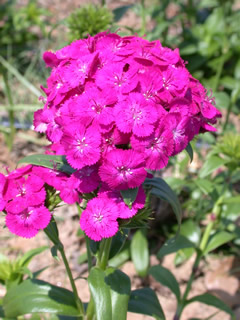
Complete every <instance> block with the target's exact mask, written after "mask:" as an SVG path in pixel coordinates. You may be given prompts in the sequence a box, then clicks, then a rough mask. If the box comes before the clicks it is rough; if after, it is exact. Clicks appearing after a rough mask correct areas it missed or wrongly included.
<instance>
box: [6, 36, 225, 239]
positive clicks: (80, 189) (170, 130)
mask: <svg viewBox="0 0 240 320" xmlns="http://www.w3.org/2000/svg"><path fill="white" fill-rule="evenodd" d="M44 60H45V62H46V65H47V66H48V67H50V68H52V71H51V75H50V77H49V78H48V80H47V88H42V89H43V91H44V92H45V94H46V98H42V100H44V101H45V105H44V108H43V109H41V110H38V111H37V112H35V116H34V127H35V130H36V131H37V132H41V133H45V134H46V136H47V138H48V139H49V141H50V142H51V145H50V147H49V150H48V151H47V152H48V153H52V154H57V155H65V156H66V158H67V161H68V163H69V164H70V165H71V167H72V168H74V169H75V170H76V171H75V172H74V173H73V174H72V175H71V176H70V177H69V176H67V175H65V174H61V173H58V174H57V173H56V172H55V171H52V172H51V174H52V176H51V175H50V174H49V173H48V172H47V170H49V169H44V168H42V169H41V170H40V169H38V170H37V171H38V174H37V173H36V172H35V175H38V177H44V178H43V180H44V181H45V183H47V184H49V185H52V186H54V188H56V189H57V190H59V191H60V196H61V198H62V199H63V201H65V202H66V203H74V202H80V201H81V194H82V193H91V192H93V191H96V190H97V192H98V193H97V196H96V197H95V198H94V199H92V200H90V201H89V202H88V204H87V207H86V209H85V210H84V211H83V213H82V216H81V219H80V225H81V228H82V229H83V230H84V231H85V233H86V234H87V235H88V236H89V237H90V238H91V239H93V240H96V241H98V240H101V239H102V238H107V237H111V236H113V235H114V234H116V232H117V230H118V221H119V220H118V219H128V218H131V217H133V216H134V215H135V214H136V213H137V212H138V210H139V209H141V208H143V207H144V203H145V194H144V191H143V189H142V187H141V185H142V183H143V182H144V180H145V178H146V176H147V171H146V170H147V169H149V170H160V169H162V168H164V167H166V165H167V164H168V161H169V158H170V157H171V156H174V155H176V154H178V153H179V152H181V151H182V150H183V149H185V148H186V146H187V145H188V143H189V142H190V141H191V140H192V139H193V138H194V136H195V135H197V134H198V133H199V132H204V131H215V128H214V127H212V125H213V124H215V123H216V119H217V118H218V117H220V113H219V111H218V110H217V109H216V108H215V106H214V99H213V98H211V97H209V96H208V95H207V93H206V89H205V88H204V87H203V86H202V85H201V84H200V83H199V81H197V80H196V79H194V78H193V77H192V76H191V75H190V73H189V72H188V70H187V69H186V66H185V63H184V61H183V60H182V59H181V57H180V55H179V50H178V49H175V50H171V49H169V48H165V47H163V46H162V45H161V43H160V42H159V41H153V42H149V41H147V40H145V39H142V38H140V37H137V36H129V37H120V36H119V35H117V34H113V33H107V32H103V33H100V34H97V35H96V36H95V37H89V38H88V39H86V40H78V41H75V42H73V43H72V44H71V45H69V46H66V47H64V48H63V49H61V50H58V51H57V52H56V53H52V52H45V54H44ZM41 171H42V173H41ZM56 175H60V180H59V181H61V182H59V183H60V185H59V184H58V182H56V183H55V182H54V181H55V176H56ZM58 178H59V177H58ZM57 180H58V179H57ZM63 185H64V187H62V186H63ZM136 187H139V191H138V195H137V198H136V200H135V202H134V203H133V206H132V208H131V209H130V208H129V207H128V206H127V205H126V204H125V203H124V201H123V199H122V197H121V193H120V191H121V190H126V189H129V188H130V189H131V188H136ZM8 225H9V224H8Z"/></svg>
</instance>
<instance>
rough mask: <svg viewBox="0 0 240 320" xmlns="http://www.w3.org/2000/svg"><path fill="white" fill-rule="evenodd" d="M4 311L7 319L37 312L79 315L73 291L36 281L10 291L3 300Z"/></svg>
mask: <svg viewBox="0 0 240 320" xmlns="http://www.w3.org/2000/svg"><path fill="white" fill-rule="evenodd" d="M3 310H4V313H5V316H6V317H7V318H16V317H17V316H20V315H24V314H27V313H35V312H39V313H45V312H47V313H56V314H61V315H69V316H75V315H79V311H78V309H77V306H76V303H75V300H74V296H73V293H72V292H71V291H69V290H66V289H64V288H60V287H56V286H54V285H52V284H50V283H47V282H45V281H40V280H36V279H33V280H30V279H28V280H25V281H23V282H22V283H21V284H20V285H18V286H14V287H12V288H11V289H10V290H8V292H7V294H6V295H5V297H4V298H3Z"/></svg>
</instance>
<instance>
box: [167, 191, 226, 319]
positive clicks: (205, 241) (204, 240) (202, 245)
mask: <svg viewBox="0 0 240 320" xmlns="http://www.w3.org/2000/svg"><path fill="white" fill-rule="evenodd" d="M221 203H222V197H220V198H219V199H218V201H217V202H216V203H215V205H214V207H213V214H214V215H215V221H216V220H217V218H218V217H219V215H220V214H221ZM215 221H211V222H210V223H209V224H208V225H207V227H206V229H205V231H204V234H203V237H202V240H201V242H200V246H199V249H198V250H197V256H196V258H195V261H194V264H193V267H192V272H191V276H190V278H189V280H188V283H187V287H186V289H185V292H184V294H183V297H182V299H181V301H180V303H179V304H178V307H177V311H176V314H175V316H174V318H173V320H180V317H181V314H182V312H183V309H184V307H185V305H186V301H187V298H188V294H189V292H190V290H191V288H192V283H193V281H194V278H195V274H196V270H197V269H198V266H199V263H200V261H201V258H202V257H203V255H204V251H205V249H206V247H207V244H208V240H209V237H210V234H211V231H212V229H213V226H214V224H215Z"/></svg>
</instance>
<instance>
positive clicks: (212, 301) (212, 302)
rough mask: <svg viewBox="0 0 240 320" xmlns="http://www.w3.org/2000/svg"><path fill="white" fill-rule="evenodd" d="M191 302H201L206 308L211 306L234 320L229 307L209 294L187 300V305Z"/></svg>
mask: <svg viewBox="0 0 240 320" xmlns="http://www.w3.org/2000/svg"><path fill="white" fill-rule="evenodd" d="M193 302H201V303H204V304H207V305H208V306H213V307H215V308H218V309H220V310H222V311H225V312H226V313H228V314H230V316H231V317H232V319H236V318H235V316H234V313H233V311H232V310H231V309H230V308H229V306H227V305H226V304H225V303H224V302H223V301H222V300H220V299H219V298H217V297H215V296H213V295H212V294H210V293H204V294H201V295H199V296H195V297H193V298H192V299H190V300H188V301H187V304H190V303H193Z"/></svg>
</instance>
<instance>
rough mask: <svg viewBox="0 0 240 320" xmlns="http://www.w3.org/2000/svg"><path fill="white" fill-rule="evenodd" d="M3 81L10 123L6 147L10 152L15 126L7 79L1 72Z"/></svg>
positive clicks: (4, 73)
mask: <svg viewBox="0 0 240 320" xmlns="http://www.w3.org/2000/svg"><path fill="white" fill-rule="evenodd" d="M3 81H4V85H5V89H6V96H7V99H8V105H9V110H8V117H9V122H10V136H9V139H8V147H9V149H10V150H11V149H12V146H13V140H14V136H15V132H16V129H15V126H14V111H13V106H14V105H13V98H12V92H11V88H10V86H9V83H8V78H7V74H6V72H4V71H3Z"/></svg>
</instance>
